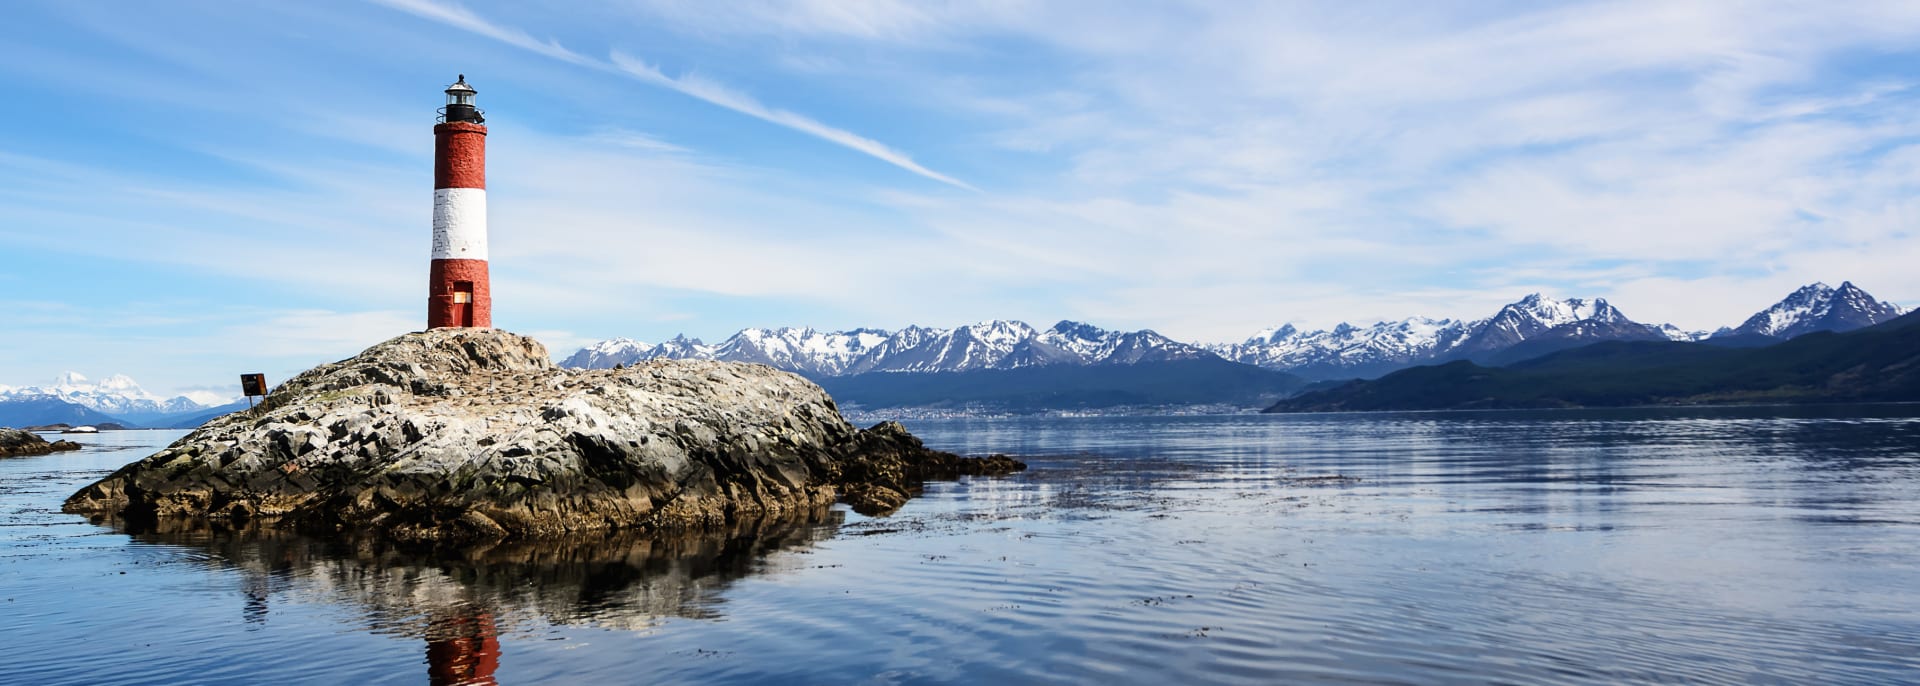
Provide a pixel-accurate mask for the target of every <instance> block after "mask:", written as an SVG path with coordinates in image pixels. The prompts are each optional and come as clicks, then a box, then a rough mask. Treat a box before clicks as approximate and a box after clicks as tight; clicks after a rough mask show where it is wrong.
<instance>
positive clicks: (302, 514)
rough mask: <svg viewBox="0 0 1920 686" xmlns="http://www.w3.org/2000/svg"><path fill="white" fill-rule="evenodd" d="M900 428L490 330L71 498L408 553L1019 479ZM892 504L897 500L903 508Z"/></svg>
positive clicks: (291, 401) (399, 345)
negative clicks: (379, 544)
mask: <svg viewBox="0 0 1920 686" xmlns="http://www.w3.org/2000/svg"><path fill="white" fill-rule="evenodd" d="M1024 467H1025V465H1022V464H1019V463H1018V462H1014V461H1012V460H1009V459H1006V458H1004V457H999V458H985V459H983V458H961V457H958V456H955V455H951V454H948V453H941V452H938V451H933V450H929V449H927V448H926V447H925V446H922V445H921V444H920V442H919V441H918V440H917V439H914V438H913V437H912V436H911V435H908V434H907V433H906V432H905V430H904V429H902V428H900V427H899V426H898V425H889V424H883V425H880V426H877V427H875V428H874V429H871V430H867V431H861V430H858V429H856V428H854V427H853V426H852V425H850V424H848V423H847V421H846V420H845V418H843V417H841V415H840V412H839V410H838V408H837V407H835V405H834V403H833V400H832V399H831V398H829V397H827V395H826V393H825V392H824V391H822V390H820V388H819V387H818V386H815V385H813V384H812V383H810V382H808V381H806V380H805V379H802V378H801V377H799V376H796V375H793V374H789V373H786V372H781V371H778V370H775V369H773V368H771V367H766V366H762V365H753V364H737V363H725V362H698V361H668V360H659V361H653V362H646V363H641V364H637V365H634V366H631V367H626V368H623V369H614V370H591V371H585V370H568V369H562V368H559V367H557V366H556V365H554V364H553V363H552V361H551V360H550V359H549V358H548V356H547V351H546V349H545V347H543V346H541V345H540V343H539V342H538V341H535V340H533V339H531V338H527V337H524V336H518V335H514V334H510V333H506V332H503V331H497V330H488V329H436V330H432V331H428V332H425V333H416V334H408V335H405V336H401V337H398V338H394V339H392V340H389V341H386V342H384V343H381V344H379V345H376V346H374V347H372V348H369V349H367V350H366V351H365V352H363V353H361V354H360V355H358V356H356V357H353V358H351V359H347V360H343V361H341V362H336V363H333V364H329V365H324V366H321V367H317V368H314V369H312V370H309V371H307V372H305V373H303V374H301V375H299V376H297V377H294V378H293V379H291V380H289V381H288V382H286V384H284V385H282V386H281V387H279V388H277V389H275V390H274V391H273V393H272V395H269V396H268V397H267V399H266V400H265V401H264V402H262V403H261V404H260V405H259V406H258V407H256V408H253V409H250V410H245V411H241V412H236V413H233V414H230V415H227V416H224V417H221V418H218V419H215V420H213V421H211V422H209V423H207V424H206V425H205V426H203V427H201V428H200V429H199V430H196V431H194V432H193V433H191V434H188V435H187V436H186V437H184V438H182V439H180V440H179V441H177V442H175V443H174V444H173V445H171V446H168V447H167V448H166V449H165V450H162V451H160V452H158V453H155V454H154V455H152V456H151V457H148V458H146V459H143V460H140V461H139V462H135V463H133V464H130V465H127V466H126V467H124V468H122V469H120V470H119V471H117V472H115V473H113V474H112V475H110V476H108V477H107V478H105V479H102V480H101V481H99V482H97V483H95V484H92V485H90V486H87V487H86V488H84V489H82V490H81V491H80V492H79V493H76V494H74V495H73V496H72V497H71V498H69V499H68V500H67V502H66V505H65V508H64V509H65V510H66V511H68V512H77V513H95V514H123V515H126V516H135V517H138V516H162V517H178V516H187V517H210V518H232V519H246V520H255V521H257V522H266V523H269V524H270V525H272V526H276V527H296V528H302V529H307V530H321V531H340V530H345V529H353V530H356V531H376V532H381V533H384V534H388V535H392V536H394V537H396V538H400V539H405V540H465V539H497V538H504V537H547V536H558V535H564V534H573V533H580V532H591V531H601V530H612V529H628V528H638V529H660V528H683V527H709V526H718V525H722V524H725V523H727V522H729V521H736V520H740V519H751V518H758V517H767V516H777V515H781V514H784V513H788V512H792V511H796V510H799V509H802V508H812V507H817V506H819V505H822V504H825V503H830V502H832V501H833V499H834V498H835V497H836V495H837V494H839V493H841V492H846V493H849V494H850V495H852V496H856V497H854V498H851V499H850V500H852V502H853V504H855V505H856V507H857V509H860V510H861V511H863V512H869V513H872V512H882V511H885V510H887V509H890V508H889V507H888V506H889V505H891V506H894V507H897V506H898V502H895V501H902V502H903V501H904V496H905V495H906V494H908V493H911V492H912V490H913V489H914V488H915V487H917V485H918V482H919V481H920V480H925V479H928V478H943V477H944V478H951V477H953V476H958V475H960V474H975V473H978V474H988V473H993V474H1004V473H1007V472H1010V471H1016V470H1018V469H1021V468H1024ZM893 494H900V497H898V498H896V497H894V496H893Z"/></svg>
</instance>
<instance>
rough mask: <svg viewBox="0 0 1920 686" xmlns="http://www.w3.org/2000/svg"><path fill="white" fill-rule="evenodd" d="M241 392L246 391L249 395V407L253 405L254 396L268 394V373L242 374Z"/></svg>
mask: <svg viewBox="0 0 1920 686" xmlns="http://www.w3.org/2000/svg"><path fill="white" fill-rule="evenodd" d="M240 392H241V393H245V394H246V396H247V407H253V398H254V396H265V395H266V394H267V375H265V374H241V375H240Z"/></svg>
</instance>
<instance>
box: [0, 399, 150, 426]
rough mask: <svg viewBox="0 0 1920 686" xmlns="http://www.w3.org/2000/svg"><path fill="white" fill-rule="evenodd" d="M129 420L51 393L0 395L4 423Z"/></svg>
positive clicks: (85, 423) (84, 423)
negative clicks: (2, 396) (24, 395)
mask: <svg viewBox="0 0 1920 686" xmlns="http://www.w3.org/2000/svg"><path fill="white" fill-rule="evenodd" d="M107 423H114V424H125V423H126V422H125V421H124V420H121V419H120V418H118V417H112V416H108V415H105V414H101V413H100V412H98V411H95V410H93V409H92V408H89V407H87V406H85V405H78V404H75V403H70V402H67V401H65V400H61V399H59V398H54V397H48V396H29V397H22V398H0V426H5V427H23V426H41V425H45V424H70V425H73V426H89V425H99V424H107Z"/></svg>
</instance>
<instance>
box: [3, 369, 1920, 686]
mask: <svg viewBox="0 0 1920 686" xmlns="http://www.w3.org/2000/svg"><path fill="white" fill-rule="evenodd" d="M909 427H910V428H911V429H913V430H914V431H915V432H916V433H918V434H919V435H921V436H922V437H924V438H925V439H926V440H927V442H928V443H930V444H932V445H934V446H936V447H940V448H945V449H949V450H955V451H959V452H970V453H980V452H1007V453H1014V454H1020V455H1024V456H1027V457H1028V460H1029V462H1030V464H1031V465H1032V470H1031V471H1029V472H1027V473H1025V474H1023V475H1020V476H1017V477H1013V478H1008V479H974V480H967V481H961V482H954V483H943V484H933V485H931V486H930V487H929V488H928V490H927V492H926V494H925V495H924V497H922V498H919V499H916V500H914V501H913V502H912V503H910V504H909V505H908V506H907V507H906V508H905V509H903V510H902V511H901V512H899V513H898V514H896V515H894V516H892V517H887V518H879V519H869V518H865V517H861V516H859V515H856V514H852V513H850V512H846V511H844V510H839V509H835V510H828V511H823V512H820V513H817V514H815V515H814V516H813V517H811V518H808V519H806V520H803V521H798V522H784V523H758V524H755V525H751V526H743V527H741V528H740V529H738V530H735V531H730V532H722V533H720V534H717V535H712V536H699V537H678V538H615V539H595V540H584V541H572V542H567V543H565V544H544V545H537V546H525V545H523V546H511V545H510V546H502V547H496V548H491V549H484V550H441V551H430V550H396V549H392V548H390V547H388V546H386V545H384V544H382V543H380V542H378V541H352V540H347V541H314V540H308V539H304V538H299V537H290V536H275V535H272V534H268V533H261V532H233V531H215V530H209V529H206V528H204V527H200V528H196V527H194V526H186V525H167V526H163V527H147V528H144V529H143V528H129V527H127V526H124V525H117V524H115V523H112V522H105V523H101V524H93V523H88V522H85V521H83V520H81V519H80V518H78V517H72V516H68V515H62V514H59V513H58V511H57V510H58V505H59V502H60V500H61V499H62V498H64V497H65V496H66V495H67V494H68V493H70V492H72V491H73V490H75V489H76V488H78V487H79V486H81V485H83V484H84V483H86V482H87V481H89V480H91V479H94V478H98V477H99V476H101V475H104V474H105V473H107V472H108V471H110V470H112V469H114V468H117V467H118V466H120V465H121V464H124V463H126V462H128V461H131V460H134V459H136V458H139V457H142V456H144V455H146V454H148V453H149V452H150V451H152V450H154V449H155V448H157V447H158V446H160V445H163V444H165V443H167V442H168V441H170V440H172V439H173V438H175V437H177V436H178V435H179V434H178V433H174V432H164V433H163V432H126V433H107V434H100V435H99V436H98V437H87V438H86V440H88V441H89V442H91V443H92V444H93V447H91V448H89V449H88V450H87V451H85V452H82V453H79V454H67V455H59V456H49V457H39V458H26V459H11V460H0V681H4V682H7V683H23V684H63V683H223V682H225V683H292V682H301V683H401V684H406V683H426V682H429V681H436V682H442V683H451V682H456V681H459V680H461V679H479V680H483V681H484V679H486V678H494V679H497V680H498V681H499V682H500V683H515V684H517V683H637V682H651V683H726V682H731V683H827V684H839V683H947V682H977V683H1089V682H1095V683H1156V684H1157V683H1261V684H1264V683H1276V682H1363V683H1442V682H1487V681H1499V682H1521V683H1542V682H1552V683H1580V682H1587V683H1618V682H1623V681H1659V682H1709V683H1712V682H1719V683H1755V682H1761V683H1766V682H1780V683H1814V682H1819V683H1898V682H1920V407H1914V406H1853V407H1834V408H1817V409H1791V408H1763V409H1688V410H1635V411H1570V412H1531V413H1447V414H1373V415H1315V416H1283V417H1265V416H1232V417H1163V418H1085V419H1006V420H952V421H921V422H912V423H910V424H909ZM489 675H491V676H489Z"/></svg>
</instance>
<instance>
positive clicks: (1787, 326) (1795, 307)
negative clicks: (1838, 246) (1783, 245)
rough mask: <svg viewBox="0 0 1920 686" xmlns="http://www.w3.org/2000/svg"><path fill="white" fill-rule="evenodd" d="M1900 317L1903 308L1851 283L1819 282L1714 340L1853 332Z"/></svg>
mask: <svg viewBox="0 0 1920 686" xmlns="http://www.w3.org/2000/svg"><path fill="white" fill-rule="evenodd" d="M1900 315H1901V309H1900V306H1898V305H1894V304H1893V303H1889V302H1884V301H1881V300H1876V299H1874V297H1873V296H1872V295H1869V294H1867V292H1866V291H1863V290H1860V288H1859V287H1858V286H1855V285H1853V282H1851V281H1843V282H1841V283H1840V287H1839V288H1832V287H1829V286H1827V285H1826V284H1824V283H1818V282H1816V283H1812V284H1808V285H1806V286H1802V287H1800V289H1799V290H1796V291H1794V292H1792V293H1790V294H1788V295H1787V297H1785V298H1783V299H1781V300H1780V302H1778V303H1775V304H1774V305H1773V306H1772V307H1768V308H1767V309H1764V310H1761V311H1759V312H1756V313H1754V315H1753V316H1751V317H1748V318H1747V320H1746V321H1745V322H1742V323H1741V324H1740V326H1738V327H1736V328H1732V329H1721V330H1720V331H1717V332H1715V333H1714V335H1713V337H1714V338H1729V339H1738V338H1748V339H1752V338H1772V339H1777V340H1786V339H1789V338H1795V337H1798V336H1803V335H1806V334H1809V333H1814V332H1817V331H1852V330H1854V329H1859V328H1863V327H1868V326H1873V325H1875V324H1879V323H1881V322H1887V321H1892V320H1893V319H1894V318H1896V317H1899V316H1900Z"/></svg>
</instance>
